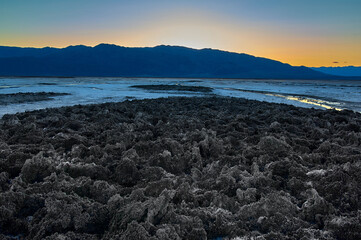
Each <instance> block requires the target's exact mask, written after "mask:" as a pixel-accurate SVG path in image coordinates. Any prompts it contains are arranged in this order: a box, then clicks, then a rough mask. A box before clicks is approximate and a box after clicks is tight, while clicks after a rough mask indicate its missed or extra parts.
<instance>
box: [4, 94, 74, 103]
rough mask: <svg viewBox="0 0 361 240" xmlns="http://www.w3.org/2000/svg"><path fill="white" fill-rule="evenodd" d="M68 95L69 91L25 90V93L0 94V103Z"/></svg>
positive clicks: (44, 99) (37, 100)
mask: <svg viewBox="0 0 361 240" xmlns="http://www.w3.org/2000/svg"><path fill="white" fill-rule="evenodd" d="M65 95H70V94H69V93H54V92H27V93H11V94H0V105H8V104H14V103H15V104H16V103H29V102H39V101H48V100H51V99H52V97H57V96H65Z"/></svg>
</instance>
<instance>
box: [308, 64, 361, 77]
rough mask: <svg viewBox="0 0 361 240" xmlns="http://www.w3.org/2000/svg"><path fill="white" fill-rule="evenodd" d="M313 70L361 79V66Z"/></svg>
mask: <svg viewBox="0 0 361 240" xmlns="http://www.w3.org/2000/svg"><path fill="white" fill-rule="evenodd" d="M311 69H313V70H316V71H319V72H323V73H326V74H332V75H338V76H349V77H356V76H357V77H361V66H360V67H356V66H347V67H318V68H316V67H315V68H311Z"/></svg>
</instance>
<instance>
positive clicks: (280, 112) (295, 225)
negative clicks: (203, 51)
mask: <svg viewBox="0 0 361 240" xmlns="http://www.w3.org/2000/svg"><path fill="white" fill-rule="evenodd" d="M360 130H361V115H360V114H358V113H354V112H351V111H342V112H337V111H331V110H327V111H324V110H314V109H302V108H296V107H293V106H289V105H280V104H272V103H264V102H257V101H248V100H242V99H232V98H169V99H154V100H143V101H127V102H123V103H106V104H101V105H88V106H73V107H63V108H58V109H48V110H40V111H34V112H27V113H21V114H16V115H5V116H4V117H3V118H2V120H1V121H0V191H1V193H0V239H22V238H24V239H154V240H155V239H161V240H165V239H232V238H236V239H344V240H346V239H361V201H360V195H361V190H360V187H361V147H360V144H361V133H360ZM237 237H238V238H237Z"/></svg>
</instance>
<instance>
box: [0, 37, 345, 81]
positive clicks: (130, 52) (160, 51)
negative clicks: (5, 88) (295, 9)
mask: <svg viewBox="0 0 361 240" xmlns="http://www.w3.org/2000/svg"><path fill="white" fill-rule="evenodd" d="M0 75H1V76H63V77H77V76H92V77H179V78H259V79H264V78H267V79H340V78H341V77H339V76H333V75H329V74H326V73H322V72H319V71H315V70H313V69H310V68H307V67H294V66H291V65H289V64H285V63H281V62H278V61H275V60H271V59H267V58H260V57H254V56H251V55H248V54H243V53H241V54H240V53H233V52H226V51H220V50H214V49H201V50H197V49H192V48H186V47H179V46H165V45H161V46H156V47H144V48H129V47H121V46H117V45H111V44H99V45H97V46H95V47H88V46H83V45H78V46H69V47H66V48H49V47H46V48H19V47H5V46H0Z"/></svg>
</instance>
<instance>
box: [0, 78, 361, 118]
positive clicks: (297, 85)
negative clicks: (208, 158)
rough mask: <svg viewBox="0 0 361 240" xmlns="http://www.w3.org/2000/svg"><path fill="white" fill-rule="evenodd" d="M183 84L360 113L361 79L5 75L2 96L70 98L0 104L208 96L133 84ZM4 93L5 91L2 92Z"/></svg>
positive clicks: (2, 110) (3, 108) (31, 106)
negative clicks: (42, 94) (30, 94)
mask: <svg viewBox="0 0 361 240" xmlns="http://www.w3.org/2000/svg"><path fill="white" fill-rule="evenodd" d="M147 84H180V85H186V86H206V87H211V88H213V93H212V94H215V95H221V96H231V97H240V98H247V99H254V100H259V101H267V102H276V103H286V104H292V105H295V106H300V107H314V108H322V109H326V108H335V109H336V110H342V109H350V110H354V111H357V112H361V81H330V80H317V81H314V80H313V81H312V80H253V79H246V80H244V79H242V80H241V79H232V80H229V79H171V78H170V79H166V78H164V79H156V78H0V94H7V93H18V92H61V93H70V94H71V95H67V96H58V97H54V98H53V99H52V100H50V101H41V102H32V103H22V104H9V105H0V116H2V115H4V114H7V113H16V112H22V111H28V110H35V109H42V108H49V107H60V106H69V105H76V104H91V103H103V102H116V101H124V100H126V99H145V98H159V97H168V96H204V95H209V94H204V93H197V92H179V91H148V90H144V89H138V88H131V87H130V86H132V85H147ZM0 97H1V95H0Z"/></svg>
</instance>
